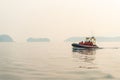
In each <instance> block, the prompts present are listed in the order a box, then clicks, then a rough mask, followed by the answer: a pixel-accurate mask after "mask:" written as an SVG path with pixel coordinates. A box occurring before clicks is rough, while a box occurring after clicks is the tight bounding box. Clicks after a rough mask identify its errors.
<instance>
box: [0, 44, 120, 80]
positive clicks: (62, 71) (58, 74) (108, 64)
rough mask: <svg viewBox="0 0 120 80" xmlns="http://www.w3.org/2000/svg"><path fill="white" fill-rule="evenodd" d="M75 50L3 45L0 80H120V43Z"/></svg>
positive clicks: (58, 46)
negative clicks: (98, 47) (94, 48)
mask: <svg viewBox="0 0 120 80" xmlns="http://www.w3.org/2000/svg"><path fill="white" fill-rule="evenodd" d="M98 45H99V46H100V47H104V49H97V50H79V51H76V50H72V47H71V43H64V42H63V43H56V42H54V43H53V42H49V43H47V42H44V43H0V79H1V80H120V76H119V74H120V54H119V53H120V48H119V47H120V46H119V45H120V43H119V42H112V43H110V42H109V43H108V42H103V43H98Z"/></svg>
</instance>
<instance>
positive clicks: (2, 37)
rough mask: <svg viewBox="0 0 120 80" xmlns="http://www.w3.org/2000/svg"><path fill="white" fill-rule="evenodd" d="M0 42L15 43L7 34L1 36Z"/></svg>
mask: <svg viewBox="0 0 120 80" xmlns="http://www.w3.org/2000/svg"><path fill="white" fill-rule="evenodd" d="M0 42H14V40H13V39H12V38H11V37H10V36H9V35H6V34H3V35H0Z"/></svg>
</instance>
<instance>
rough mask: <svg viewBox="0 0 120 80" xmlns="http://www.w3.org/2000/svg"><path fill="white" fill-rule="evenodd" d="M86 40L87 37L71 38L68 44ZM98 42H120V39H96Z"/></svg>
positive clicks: (67, 40)
mask: <svg viewBox="0 0 120 80" xmlns="http://www.w3.org/2000/svg"><path fill="white" fill-rule="evenodd" d="M83 40H85V37H71V38H68V39H66V40H65V41H66V42H79V41H83ZM96 40H97V42H119V41H120V37H96Z"/></svg>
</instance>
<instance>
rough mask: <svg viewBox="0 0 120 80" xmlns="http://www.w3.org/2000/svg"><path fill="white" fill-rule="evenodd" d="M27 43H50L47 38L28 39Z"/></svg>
mask: <svg viewBox="0 0 120 80" xmlns="http://www.w3.org/2000/svg"><path fill="white" fill-rule="evenodd" d="M27 42H50V39H49V38H28V39H27Z"/></svg>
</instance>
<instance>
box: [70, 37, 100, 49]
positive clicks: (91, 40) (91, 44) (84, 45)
mask: <svg viewBox="0 0 120 80" xmlns="http://www.w3.org/2000/svg"><path fill="white" fill-rule="evenodd" d="M72 46H73V49H96V48H99V47H98V46H97V45H96V39H95V37H86V40H85V41H84V42H83V41H81V42H79V43H72Z"/></svg>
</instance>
